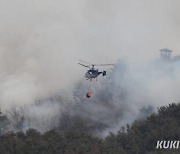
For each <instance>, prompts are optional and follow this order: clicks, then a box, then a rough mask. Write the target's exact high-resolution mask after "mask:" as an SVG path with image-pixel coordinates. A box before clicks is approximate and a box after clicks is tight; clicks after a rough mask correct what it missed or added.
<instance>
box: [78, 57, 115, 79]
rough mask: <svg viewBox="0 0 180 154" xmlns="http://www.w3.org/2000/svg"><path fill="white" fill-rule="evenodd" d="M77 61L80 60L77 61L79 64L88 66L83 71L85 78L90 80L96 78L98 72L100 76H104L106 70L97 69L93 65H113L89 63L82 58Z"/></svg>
mask: <svg viewBox="0 0 180 154" xmlns="http://www.w3.org/2000/svg"><path fill="white" fill-rule="evenodd" d="M79 61H80V62H81V63H78V64H79V65H81V66H84V67H87V68H89V70H88V71H87V72H86V73H85V78H86V79H87V80H90V81H91V80H92V79H95V78H96V79H97V77H98V76H99V75H100V74H102V76H106V71H98V69H96V68H95V66H113V65H114V64H91V63H88V62H85V61H82V60H79ZM82 63H84V64H82ZM86 64H88V65H86Z"/></svg>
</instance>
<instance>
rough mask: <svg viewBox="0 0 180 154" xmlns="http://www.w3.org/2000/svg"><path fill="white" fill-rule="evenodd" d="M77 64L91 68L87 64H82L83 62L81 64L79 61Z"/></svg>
mask: <svg viewBox="0 0 180 154" xmlns="http://www.w3.org/2000/svg"><path fill="white" fill-rule="evenodd" d="M78 64H79V65H81V66H84V67H88V68H91V67H89V66H87V65H83V64H81V63H78Z"/></svg>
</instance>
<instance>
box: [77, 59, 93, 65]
mask: <svg viewBox="0 0 180 154" xmlns="http://www.w3.org/2000/svg"><path fill="white" fill-rule="evenodd" d="M79 61H80V62H83V63H86V64H89V65H92V64H91V63H88V62H85V61H83V60H79Z"/></svg>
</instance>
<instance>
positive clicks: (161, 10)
mask: <svg viewBox="0 0 180 154" xmlns="http://www.w3.org/2000/svg"><path fill="white" fill-rule="evenodd" d="M179 8H180V1H179V0H113V1H109V0H73V1H72V0H71V1H70V0H51V1H50V0H26V1H24V0H16V1H13V0H0V20H1V21H0V105H1V108H8V107H11V106H14V105H15V106H16V105H24V104H31V103H32V102H34V100H35V99H37V98H46V97H49V96H51V95H54V94H57V93H59V92H60V91H62V90H63V91H64V90H67V89H68V90H69V88H72V85H73V83H75V81H77V80H79V79H80V78H82V75H84V74H83V73H84V69H82V68H81V67H80V66H78V65H77V62H78V60H79V59H82V60H85V61H89V62H92V63H114V62H116V60H117V59H122V58H124V59H126V60H127V61H128V62H129V63H132V64H136V63H139V62H140V63H141V62H143V63H144V62H146V61H149V60H152V59H154V58H158V56H159V52H158V50H159V49H161V48H165V47H167V48H170V49H172V50H174V53H173V54H174V55H176V54H180V44H179V41H180V29H179V26H180V11H179Z"/></svg>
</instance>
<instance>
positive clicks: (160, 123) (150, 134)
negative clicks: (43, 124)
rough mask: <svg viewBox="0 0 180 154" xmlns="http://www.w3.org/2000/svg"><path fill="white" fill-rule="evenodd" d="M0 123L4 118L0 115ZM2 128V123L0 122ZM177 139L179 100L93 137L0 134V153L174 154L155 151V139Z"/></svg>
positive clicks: (179, 134) (179, 136) (179, 131)
mask: <svg viewBox="0 0 180 154" xmlns="http://www.w3.org/2000/svg"><path fill="white" fill-rule="evenodd" d="M0 120H1V124H2V123H3V120H4V121H6V119H5V117H1V118H0ZM4 125H5V123H4ZM0 127H1V131H2V125H0ZM179 139H180V103H179V104H175V103H173V104H170V105H169V106H163V107H160V108H159V109H158V112H157V113H156V114H152V115H151V116H149V117H147V118H146V119H144V120H136V121H134V122H133V123H132V125H127V126H125V127H123V128H120V130H119V132H118V133H117V134H114V133H109V135H108V136H107V137H106V138H104V139H101V138H97V137H94V136H90V135H87V134H85V133H81V132H77V131H76V132H73V131H71V132H64V133H58V132H57V131H55V130H51V131H48V132H46V133H43V134H41V133H39V132H38V131H36V130H35V129H29V130H27V131H26V132H25V133H23V132H17V133H13V132H9V133H5V134H3V135H1V137H0V154H171V153H172V154H173V153H174V154H177V153H180V149H176V150H156V143H157V140H179Z"/></svg>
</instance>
